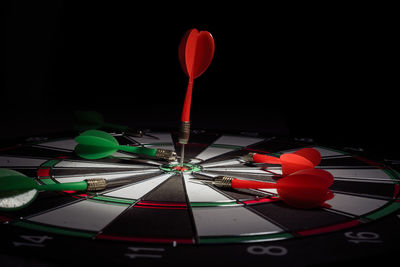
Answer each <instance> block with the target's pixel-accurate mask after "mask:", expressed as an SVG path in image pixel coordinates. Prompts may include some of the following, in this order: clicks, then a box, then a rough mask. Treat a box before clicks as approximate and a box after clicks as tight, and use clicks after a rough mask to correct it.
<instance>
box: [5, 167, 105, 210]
mask: <svg viewBox="0 0 400 267" xmlns="http://www.w3.org/2000/svg"><path fill="white" fill-rule="evenodd" d="M106 186H107V182H106V180H105V179H87V180H84V181H81V182H71V183H59V184H48V185H41V184H38V183H37V182H36V181H35V180H34V179H32V178H29V177H27V176H25V175H24V174H22V173H20V172H17V171H14V170H10V169H0V210H17V209H21V208H23V207H26V206H28V205H29V204H30V203H32V201H33V200H34V199H35V198H36V196H37V194H38V192H39V191H98V190H103V189H105V188H106Z"/></svg>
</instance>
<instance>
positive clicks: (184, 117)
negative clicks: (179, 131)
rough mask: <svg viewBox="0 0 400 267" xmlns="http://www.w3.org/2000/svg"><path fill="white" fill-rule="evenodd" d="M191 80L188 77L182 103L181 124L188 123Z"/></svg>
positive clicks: (191, 88) (190, 102)
mask: <svg viewBox="0 0 400 267" xmlns="http://www.w3.org/2000/svg"><path fill="white" fill-rule="evenodd" d="M192 91H193V78H192V77H189V82H188V86H187V89H186V96H185V102H184V103H183V110H182V117H181V121H182V122H187V121H190V107H191V104H192Z"/></svg>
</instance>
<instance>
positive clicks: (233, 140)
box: [193, 135, 264, 162]
mask: <svg viewBox="0 0 400 267" xmlns="http://www.w3.org/2000/svg"><path fill="white" fill-rule="evenodd" d="M263 140H264V139H262V138H255V137H245V136H232V135H223V136H221V137H220V138H218V139H217V140H216V141H215V142H214V143H213V144H212V145H211V146H209V147H208V148H206V149H205V150H204V151H202V152H201V153H200V154H199V155H197V157H196V159H201V160H206V159H210V158H213V157H216V156H219V155H222V154H225V153H228V152H231V151H233V150H236V149H237V148H238V147H246V146H249V145H252V144H255V143H258V142H261V141H263ZM213 145H214V146H215V147H214V146H213ZM219 146H222V147H219ZM223 146H226V147H223ZM229 146H232V147H229ZM193 162H195V161H193Z"/></svg>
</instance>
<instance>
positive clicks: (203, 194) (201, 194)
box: [183, 173, 232, 202]
mask: <svg viewBox="0 0 400 267" xmlns="http://www.w3.org/2000/svg"><path fill="white" fill-rule="evenodd" d="M183 177H184V181H185V187H186V192H187V195H188V198H189V202H231V201H232V199H230V198H228V197H226V196H225V195H223V194H221V193H219V192H218V191H216V190H214V189H212V188H211V187H209V186H208V185H205V184H203V183H202V182H199V181H196V180H190V178H193V176H192V175H191V174H188V173H184V174H183Z"/></svg>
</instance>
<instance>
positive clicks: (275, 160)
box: [253, 153, 282, 164]
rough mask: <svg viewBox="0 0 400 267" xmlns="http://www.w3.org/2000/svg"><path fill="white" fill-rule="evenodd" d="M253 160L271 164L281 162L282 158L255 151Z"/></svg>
mask: <svg viewBox="0 0 400 267" xmlns="http://www.w3.org/2000/svg"><path fill="white" fill-rule="evenodd" d="M253 161H254V162H256V163H269V164H281V163H282V161H281V159H280V158H277V157H273V156H268V155H262V154H258V153H255V154H254V155H253Z"/></svg>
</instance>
